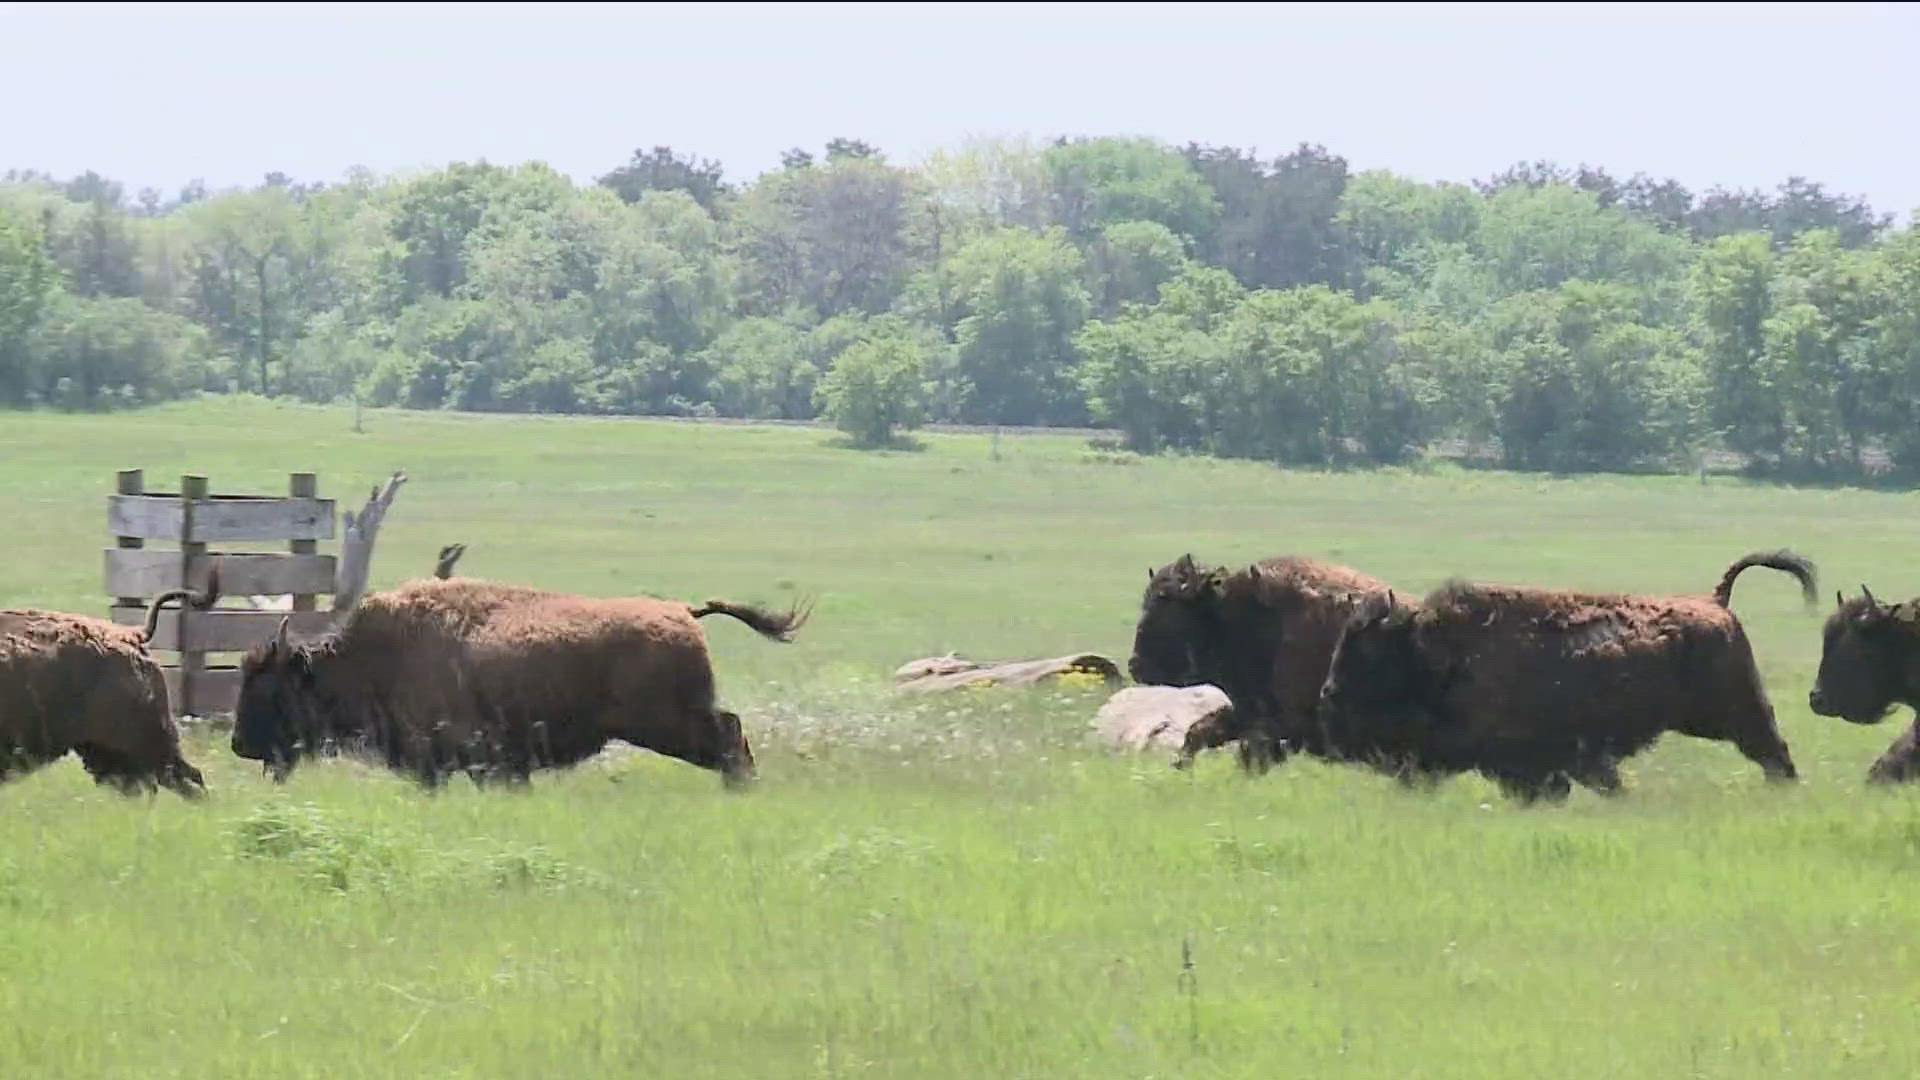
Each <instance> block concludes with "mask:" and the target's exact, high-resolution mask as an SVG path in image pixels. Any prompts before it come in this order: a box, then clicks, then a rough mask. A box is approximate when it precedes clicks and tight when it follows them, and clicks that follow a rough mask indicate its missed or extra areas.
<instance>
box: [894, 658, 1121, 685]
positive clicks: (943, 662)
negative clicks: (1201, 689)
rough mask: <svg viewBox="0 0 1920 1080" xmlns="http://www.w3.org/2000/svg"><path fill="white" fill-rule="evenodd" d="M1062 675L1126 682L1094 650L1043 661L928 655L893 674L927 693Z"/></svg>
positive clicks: (1113, 665) (899, 681) (1029, 682)
mask: <svg viewBox="0 0 1920 1080" xmlns="http://www.w3.org/2000/svg"><path fill="white" fill-rule="evenodd" d="M1064 675H1091V676H1093V677H1095V678H1097V679H1099V680H1100V681H1101V682H1103V683H1105V684H1106V685H1107V687H1108V688H1109V689H1113V688H1117V687H1119V686H1120V685H1122V684H1123V683H1125V682H1126V677H1125V676H1123V675H1121V674H1120V665H1118V664H1116V663H1114V662H1113V661H1112V660H1109V659H1107V658H1106V657H1104V656H1101V655H1100V654H1098V653H1072V654H1070V655H1067V656H1056V657H1053V658H1050V659H1045V660H967V659H965V658H963V657H958V656H952V655H948V656H931V657H927V658H926V659H923V660H911V661H908V662H907V663H905V664H902V665H901V666H900V668H899V670H897V671H895V672H894V673H893V679H894V682H895V683H896V684H898V685H899V687H900V688H901V689H902V690H913V691H919V692H931V691H938V690H960V689H964V688H970V687H984V686H1038V685H1040V684H1041V683H1045V682H1051V681H1053V680H1056V679H1059V678H1060V677H1062V676H1064Z"/></svg>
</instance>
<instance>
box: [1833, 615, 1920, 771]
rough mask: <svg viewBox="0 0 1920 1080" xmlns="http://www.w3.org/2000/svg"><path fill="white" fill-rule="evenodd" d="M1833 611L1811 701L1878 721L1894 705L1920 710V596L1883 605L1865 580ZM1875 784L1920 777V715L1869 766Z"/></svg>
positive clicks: (1855, 719)
mask: <svg viewBox="0 0 1920 1080" xmlns="http://www.w3.org/2000/svg"><path fill="white" fill-rule="evenodd" d="M1834 600H1835V601H1836V602H1837V604H1838V606H1837V607H1836V608H1835V610H1834V612H1833V614H1832V615H1829V616H1828V617H1827V624H1826V627H1825V628H1824V632H1823V634H1822V638H1821V645H1820V672H1819V674H1818V675H1816V676H1815V677H1814V682H1813V689H1812V691H1810V692H1809V693H1808V694H1807V707H1808V708H1810V709H1812V710H1813V711H1814V712H1815V713H1816V714H1818V715H1820V716H1833V717H1839V718H1840V719H1843V720H1847V721H1849V722H1851V723H1855V724H1877V723H1879V722H1880V721H1882V720H1885V719H1886V718H1887V715H1888V714H1889V713H1891V712H1892V711H1893V710H1894V708H1895V707H1896V706H1900V705H1906V706H1908V707H1910V708H1915V709H1916V710H1920V600H1907V601H1904V602H1902V603H1897V604H1885V603H1881V602H1880V601H1879V600H1876V599H1874V596H1873V593H1871V592H1869V591H1868V590H1867V588H1866V586H1864V585H1863V586H1861V587H1860V595H1859V596H1857V597H1855V598H1853V599H1851V600H1848V599H1846V598H1845V597H1843V596H1841V595H1839V594H1838V593H1836V594H1834ZM1867 779H1868V781H1869V782H1872V783H1899V782H1905V781H1909V780H1914V779H1920V719H1916V720H1915V721H1914V722H1913V723H1912V724H1911V725H1909V726H1908V728H1907V730H1906V731H1905V732H1903V733H1902V734H1901V735H1900V736H1899V737H1898V738H1896V739H1895V740H1894V741H1893V744H1892V745H1891V746H1888V747H1887V749H1886V752H1885V753H1883V754H1881V755H1880V757H1879V759H1878V760H1876V761H1875V762H1874V763H1873V765H1872V766H1871V767H1870V768H1868V770H1867Z"/></svg>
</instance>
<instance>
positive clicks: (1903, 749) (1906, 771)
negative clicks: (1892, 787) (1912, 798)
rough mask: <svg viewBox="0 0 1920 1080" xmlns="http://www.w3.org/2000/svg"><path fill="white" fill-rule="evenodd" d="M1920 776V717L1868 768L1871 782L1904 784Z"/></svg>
mask: <svg viewBox="0 0 1920 1080" xmlns="http://www.w3.org/2000/svg"><path fill="white" fill-rule="evenodd" d="M1916 778H1920V717H1916V718H1915V719H1914V721H1913V723H1912V724H1910V725H1908V727H1907V730H1905V731H1903V732H1901V733H1900V737H1899V738H1897V739H1895V740H1893V742H1892V743H1891V744H1890V745H1889V746H1888V747H1887V749H1886V751H1885V752H1884V753H1882V754H1881V755H1880V756H1879V757H1878V758H1877V759H1875V760H1874V763H1873V765H1872V766H1871V767H1870V768H1868V769H1867V783H1869V784H1904V783H1906V782H1907V781H1909V780H1913V779H1916Z"/></svg>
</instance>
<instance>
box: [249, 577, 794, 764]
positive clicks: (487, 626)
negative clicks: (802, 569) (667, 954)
mask: <svg viewBox="0 0 1920 1080" xmlns="http://www.w3.org/2000/svg"><path fill="white" fill-rule="evenodd" d="M707 615H729V616H732V617H733V618H736V619H739V620H740V621H742V622H744V623H746V624H747V625H748V626H750V627H752V628H753V629H754V630H755V631H757V632H759V633H760V634H761V635H763V636H765V637H767V638H770V639H773V640H776V641H787V640H789V638H790V635H791V634H792V632H793V631H794V630H796V629H798V628H799V627H800V625H801V624H802V623H803V622H805V620H806V612H804V611H801V610H798V609H796V610H794V611H790V612H787V613H784V614H779V613H774V612H770V611H766V610H762V609H760V608H756V607H752V606H748V605H741V604H731V603H728V602H726V601H708V602H707V603H706V604H703V605H700V606H698V607H695V606H691V605H688V604H686V603H683V602H680V601H677V600H660V599H653V598H646V597H636V598H614V599H599V598H591V597H583V596H574V595H570V594H565V593H558V592H549V591H546V590H541V589H533V588H527V587H523V586H517V585H506V584H498V583H494V582H488V581H481V580H477V579H472V578H453V579H449V580H430V581H416V582H410V583H408V584H406V585H403V586H402V587H400V588H398V589H396V590H393V591H391V592H386V593H376V594H373V595H370V596H368V597H366V598H365V599H364V600H363V601H362V602H361V603H360V604H359V605H358V606H357V607H356V608H354V610H353V611H352V612H351V613H350V614H349V615H348V617H347V619H346V620H345V622H344V623H343V624H342V625H341V626H339V627H337V628H336V629H335V630H334V631H333V632H332V633H331V634H329V635H328V636H326V637H324V638H322V639H320V640H318V641H315V642H312V643H309V644H295V643H292V642H290V641H289V640H288V639H287V636H286V632H285V630H286V628H285V624H284V623H283V624H282V628H281V633H280V635H279V636H278V637H276V638H275V639H274V640H273V641H270V642H268V643H266V644H265V645H262V646H260V647H258V648H256V649H255V650H254V651H253V652H251V653H250V654H248V656H247V657H246V658H245V659H244V660H243V661H242V663H241V680H242V682H241V690H240V700H239V705H238V707H237V709H236V712H235V717H234V731H233V752H234V753H235V754H237V755H239V756H240V757H242V758H247V759H250V760H256V761H260V762H262V763H263V764H264V765H265V766H266V767H268V768H269V769H270V770H271V771H272V772H273V773H274V775H275V776H276V777H277V778H284V777H285V776H286V775H287V773H288V772H290V771H291V770H292V768H293V767H294V765H295V764H296V763H297V762H298V761H299V760H301V759H302V758H304V757H306V756H309V755H312V754H316V753H331V752H337V751H339V750H350V751H355V752H359V753H365V754H370V755H372V756H374V757H377V758H378V759H380V760H382V761H383V762H384V763H385V764H386V765H387V766H388V767H390V768H392V769H394V770H396V771H400V772H404V773H407V774H410V775H412V776H414V777H415V778H416V779H418V780H419V781H420V782H422V783H423V784H425V785H427V786H429V787H432V786H437V785H438V784H439V783H440V782H441V780H442V779H443V778H444V777H445V776H446V775H447V774H449V773H451V772H454V771H456V770H457V771H464V772H466V773H467V774H468V775H469V776H470V777H471V778H472V779H473V780H474V781H475V782H476V783H480V782H484V781H485V780H488V779H504V780H508V781H511V782H517V783H524V782H525V781H526V780H527V779H528V775H529V773H530V772H532V771H533V770H535V769H540V768H547V767H554V766H566V765H571V764H574V763H577V762H579V761H583V760H585V759H586V758H589V757H591V756H593V755H594V754H596V753H598V752H599V751H600V750H601V749H602V748H603V747H604V746H605V745H606V744H607V743H608V742H609V741H610V740H614V739H619V740H622V741H625V742H627V743H630V744H632V745H634V746H637V747H641V748H643V749H647V750H652V751H654V752H656V753H660V754H665V755H667V756H669V757H675V758H679V759H680V760H682V761H686V762H690V763H691V764H694V765H697V766H700V767H701V768H705V769H712V770H716V771H718V772H720V773H721V774H722V776H723V777H724V778H725V779H726V780H727V782H728V783H729V784H730V785H732V784H738V783H743V782H745V781H747V780H750V779H751V778H752V777H753V773H754V763H753V752H752V749H751V748H750V746H749V745H748V742H747V738H746V735H745V734H744V733H743V732H742V730H741V727H740V718H739V717H738V716H736V715H735V714H733V713H731V712H727V711H725V710H723V709H719V708H717V707H716V705H715V690H714V678H713V668H712V664H711V662H710V660H709V657H708V653H707V641H706V635H705V634H704V633H703V632H702V630H701V627H700V624H699V623H698V622H697V621H696V620H697V619H700V618H703V617H705V616H707Z"/></svg>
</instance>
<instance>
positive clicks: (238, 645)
mask: <svg viewBox="0 0 1920 1080" xmlns="http://www.w3.org/2000/svg"><path fill="white" fill-rule="evenodd" d="M112 610H113V621H114V622H117V623H120V624H122V625H125V626H139V625H141V624H142V623H144V622H146V619H147V609H146V608H137V607H116V608H114V609H112ZM281 619H292V620H293V621H292V622H291V623H288V624H287V630H288V632H289V633H291V634H293V635H294V636H295V637H312V636H314V635H317V634H324V633H326V632H327V631H328V630H329V629H331V628H332V626H333V613H332V612H331V611H248V610H245V609H233V610H223V609H215V610H213V611H188V612H186V613H185V615H184V616H183V615H182V613H181V612H180V609H178V608H174V607H169V608H167V609H166V611H164V612H162V613H161V615H160V622H159V623H158V624H157V625H156V626H154V628H153V640H152V641H151V642H149V643H148V647H149V648H154V649H163V650H166V651H169V652H179V651H181V650H183V649H185V650H188V651H191V652H246V651H247V650H248V649H251V648H253V647H254V646H255V645H258V644H260V643H261V642H263V641H266V640H267V639H269V638H271V637H273V635H274V633H275V632H276V631H278V630H279V629H280V620H281ZM182 623H184V624H185V632H184V634H183V633H182V631H181V624H182Z"/></svg>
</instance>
